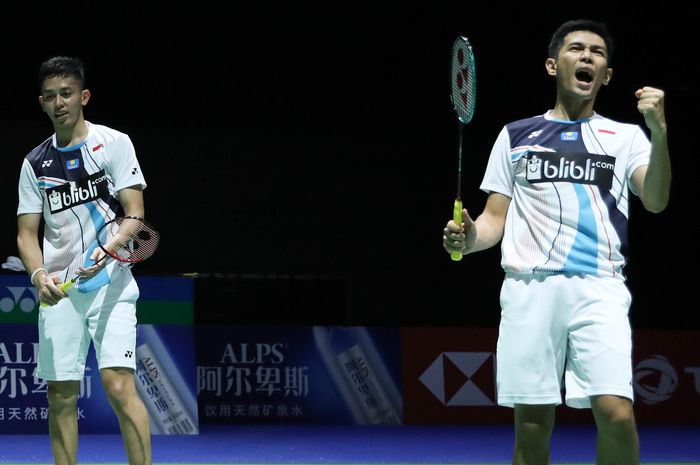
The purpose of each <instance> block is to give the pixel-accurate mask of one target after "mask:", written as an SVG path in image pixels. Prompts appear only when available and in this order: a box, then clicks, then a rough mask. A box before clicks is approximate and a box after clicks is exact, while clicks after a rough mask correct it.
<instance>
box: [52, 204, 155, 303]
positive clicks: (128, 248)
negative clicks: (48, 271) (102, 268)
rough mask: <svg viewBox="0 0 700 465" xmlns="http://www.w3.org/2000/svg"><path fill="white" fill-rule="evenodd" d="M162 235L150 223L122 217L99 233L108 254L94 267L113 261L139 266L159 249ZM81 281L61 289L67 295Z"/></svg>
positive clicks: (114, 220)
mask: <svg viewBox="0 0 700 465" xmlns="http://www.w3.org/2000/svg"><path fill="white" fill-rule="evenodd" d="M159 243H160V234H159V233H158V231H157V230H156V229H155V228H154V227H153V225H151V224H150V223H148V222H147V221H146V220H144V219H143V218H140V217H136V216H119V217H117V218H114V219H113V220H111V221H108V222H107V223H105V224H104V225H103V226H102V227H101V228H100V230H99V231H98V232H97V245H98V246H99V247H100V249H102V251H103V252H104V255H102V256H101V257H100V258H99V259H97V260H96V261H95V263H94V264H97V263H99V262H101V261H102V260H106V259H109V258H112V259H114V260H117V261H120V262H124V263H132V264H133V263H139V262H142V261H144V260H146V259H147V258H149V257H150V256H151V255H153V253H154V252H155V251H156V249H157V248H158V244H159ZM79 279H80V276H77V275H76V276H75V277H73V278H72V279H70V280H69V281H66V282H64V283H62V284H60V285H59V286H58V288H59V289H61V290H62V291H63V292H67V291H68V290H69V289H70V288H71V287H73V286H74V285H75V283H76V282H77V281H78V280H79Z"/></svg>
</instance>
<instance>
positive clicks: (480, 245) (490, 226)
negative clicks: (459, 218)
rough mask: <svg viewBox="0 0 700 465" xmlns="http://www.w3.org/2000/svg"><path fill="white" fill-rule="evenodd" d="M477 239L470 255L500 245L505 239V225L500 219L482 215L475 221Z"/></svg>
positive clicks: (470, 250)
mask: <svg viewBox="0 0 700 465" xmlns="http://www.w3.org/2000/svg"><path fill="white" fill-rule="evenodd" d="M474 227H475V230H476V239H475V240H474V245H473V246H472V247H471V248H470V249H469V251H468V253H473V252H479V251H480V250H486V249H490V248H491V247H493V246H495V245H496V244H498V243H499V242H500V241H501V239H502V238H503V227H504V223H503V221H501V220H500V219H499V218H494V217H492V216H490V215H488V214H486V213H482V214H481V215H479V217H478V218H477V219H476V220H475V221H474Z"/></svg>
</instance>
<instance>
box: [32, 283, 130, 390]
mask: <svg viewBox="0 0 700 465" xmlns="http://www.w3.org/2000/svg"><path fill="white" fill-rule="evenodd" d="M119 274H120V275H121V276H119V282H113V283H111V284H109V285H107V286H104V287H102V288H100V289H98V290H96V291H93V292H88V293H80V292H76V291H75V289H73V290H71V291H68V294H69V296H70V297H68V298H65V299H62V300H61V301H60V302H58V303H57V304H56V305H54V306H52V307H39V358H38V363H37V377H39V378H42V379H45V380H48V381H69V380H74V381H80V380H81V379H83V376H84V374H85V362H86V359H87V354H88V349H89V347H90V341H92V343H93V344H94V347H95V355H96V358H97V365H98V367H99V369H102V368H109V367H126V368H131V369H135V367H136V365H135V363H134V352H135V347H136V300H137V299H138V297H139V288H138V286H137V284H136V281H135V280H134V278H133V277H132V276H131V273H130V272H128V273H119Z"/></svg>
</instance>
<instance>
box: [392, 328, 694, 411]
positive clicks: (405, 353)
mask: <svg viewBox="0 0 700 465" xmlns="http://www.w3.org/2000/svg"><path fill="white" fill-rule="evenodd" d="M633 337H634V346H633V367H634V379H633V385H634V391H635V412H636V416H637V422H638V423H640V424H642V423H646V424H652V423H669V424H672V423H676V424H687V423H700V331H675V330H674V331H653V330H635V331H634V332H633ZM497 338H498V330H497V329H496V328H441V327H433V328H408V327H407V328H402V332H401V356H402V379H403V393H404V396H403V399H404V421H405V423H406V424H470V423H481V424H484V423H507V422H511V421H512V419H513V411H512V409H510V408H507V407H499V406H497V405H496V380H495V373H496V355H495V349H496V341H497ZM592 421H593V417H592V414H591V412H590V410H588V409H573V408H569V407H566V406H564V405H561V406H559V407H558V408H557V422H558V423H588V422H592Z"/></svg>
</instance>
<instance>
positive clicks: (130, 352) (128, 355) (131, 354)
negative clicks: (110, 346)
mask: <svg viewBox="0 0 700 465" xmlns="http://www.w3.org/2000/svg"><path fill="white" fill-rule="evenodd" d="M133 355H134V353H133V352H132V351H130V350H127V351H126V353H125V354H124V357H126V358H131V357H132V356H133Z"/></svg>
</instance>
